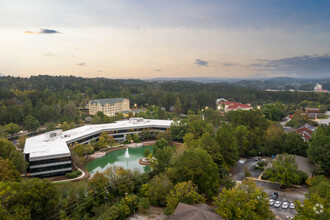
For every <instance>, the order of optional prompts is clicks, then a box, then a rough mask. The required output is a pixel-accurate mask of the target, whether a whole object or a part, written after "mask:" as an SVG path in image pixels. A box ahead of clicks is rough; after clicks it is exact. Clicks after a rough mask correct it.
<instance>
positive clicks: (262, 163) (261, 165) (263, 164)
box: [257, 161, 267, 167]
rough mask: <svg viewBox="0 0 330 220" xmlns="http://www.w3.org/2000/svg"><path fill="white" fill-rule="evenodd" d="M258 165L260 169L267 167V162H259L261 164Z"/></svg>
mask: <svg viewBox="0 0 330 220" xmlns="http://www.w3.org/2000/svg"><path fill="white" fill-rule="evenodd" d="M257 165H258V166H259V167H265V166H267V162H266V161H259V162H258V163H257Z"/></svg>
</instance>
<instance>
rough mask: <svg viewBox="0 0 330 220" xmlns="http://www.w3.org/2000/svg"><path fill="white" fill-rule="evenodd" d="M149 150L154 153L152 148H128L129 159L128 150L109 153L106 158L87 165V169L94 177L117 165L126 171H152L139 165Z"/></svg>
mask: <svg viewBox="0 0 330 220" xmlns="http://www.w3.org/2000/svg"><path fill="white" fill-rule="evenodd" d="M145 149H149V150H150V152H152V146H142V147H137V148H128V153H129V158H126V157H125V153H126V149H121V150H116V151H112V152H109V153H107V154H106V155H105V156H104V157H102V158H98V159H95V160H92V161H90V162H88V163H87V164H86V169H87V170H88V172H89V173H90V174H91V176H93V175H94V174H95V173H96V172H97V171H98V172H99V173H101V172H103V171H104V170H105V169H106V168H108V167H110V166H113V165H116V166H121V167H123V168H125V169H131V170H134V169H135V170H138V171H140V172H141V173H144V172H148V171H150V170H151V168H150V167H149V166H145V165H141V164H139V160H140V159H141V158H143V157H144V156H143V152H144V151H145Z"/></svg>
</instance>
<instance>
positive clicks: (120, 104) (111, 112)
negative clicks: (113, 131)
mask: <svg viewBox="0 0 330 220" xmlns="http://www.w3.org/2000/svg"><path fill="white" fill-rule="evenodd" d="M88 107H89V114H90V115H95V114H96V113H97V112H103V114H105V115H107V116H109V117H112V116H115V115H116V113H118V112H123V111H130V108H129V99H126V98H112V99H94V100H91V101H90V102H89V105H88Z"/></svg>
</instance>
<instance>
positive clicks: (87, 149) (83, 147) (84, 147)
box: [73, 144, 94, 157]
mask: <svg viewBox="0 0 330 220" xmlns="http://www.w3.org/2000/svg"><path fill="white" fill-rule="evenodd" d="M73 152H74V153H75V154H76V155H78V156H79V157H84V156H85V155H87V154H91V153H93V152H94V147H93V146H91V145H89V144H78V145H76V146H75V147H74V148H73Z"/></svg>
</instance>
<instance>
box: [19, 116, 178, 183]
mask: <svg viewBox="0 0 330 220" xmlns="http://www.w3.org/2000/svg"><path fill="white" fill-rule="evenodd" d="M172 122H173V121H172V120H154V119H143V118H130V119H129V120H124V121H117V122H115V123H108V124H97V125H85V126H81V127H78V128H74V129H71V130H67V131H64V132H62V130H55V131H51V132H48V133H45V134H41V135H37V136H34V137H30V138H27V139H26V142H25V146H24V151H23V153H24V158H25V160H26V161H27V162H28V163H29V166H28V168H27V170H26V173H27V175H28V176H31V177H49V176H60V175H64V174H65V173H67V172H71V170H72V168H71V167H72V165H71V153H70V150H69V147H71V146H74V145H75V144H86V143H90V142H91V141H92V140H98V139H99V137H100V134H101V133H102V132H106V133H107V134H108V135H109V136H112V137H113V138H114V139H115V140H116V141H117V142H123V141H125V140H126V135H128V134H138V133H141V132H142V131H143V130H145V129H146V130H156V131H167V130H169V129H170V126H171V123H172Z"/></svg>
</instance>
